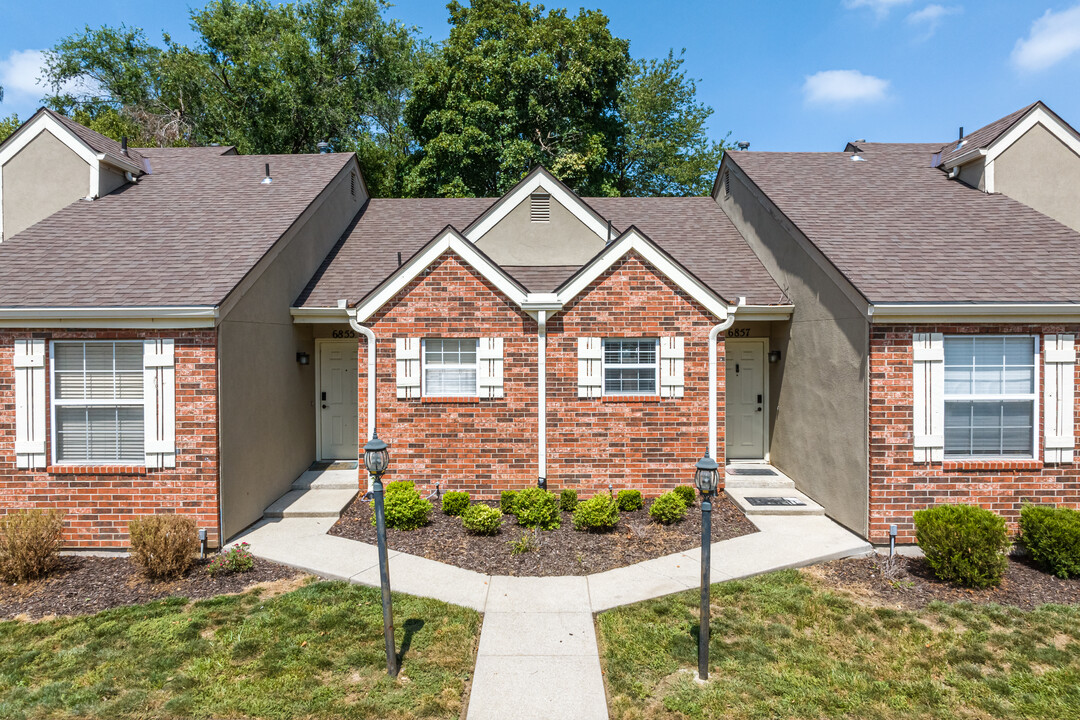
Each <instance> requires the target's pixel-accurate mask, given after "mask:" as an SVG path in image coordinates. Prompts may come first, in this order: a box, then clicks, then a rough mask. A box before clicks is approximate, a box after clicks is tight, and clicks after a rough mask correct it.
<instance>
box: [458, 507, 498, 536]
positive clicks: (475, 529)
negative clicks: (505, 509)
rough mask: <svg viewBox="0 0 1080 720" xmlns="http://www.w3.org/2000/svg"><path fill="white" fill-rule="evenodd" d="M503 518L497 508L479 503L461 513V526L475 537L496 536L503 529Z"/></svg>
mask: <svg viewBox="0 0 1080 720" xmlns="http://www.w3.org/2000/svg"><path fill="white" fill-rule="evenodd" d="M502 517H503V514H502V513H501V512H500V511H499V510H498V509H497V508H493V507H489V506H487V505H482V504H479V503H478V504H476V505H470V506H469V507H468V509H466V510H465V512H463V513H461V524H462V525H464V526H465V529H466V530H468V531H469V532H471V533H473V534H474V535H494V534H496V533H497V532H499V528H500V527H502Z"/></svg>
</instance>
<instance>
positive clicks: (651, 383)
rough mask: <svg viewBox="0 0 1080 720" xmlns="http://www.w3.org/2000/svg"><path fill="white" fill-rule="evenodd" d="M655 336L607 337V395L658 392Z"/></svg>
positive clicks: (605, 348) (605, 346)
mask: <svg viewBox="0 0 1080 720" xmlns="http://www.w3.org/2000/svg"><path fill="white" fill-rule="evenodd" d="M658 373H659V365H658V363H657V360H656V339H655V338H647V339H643V338H633V339H609V340H604V394H606V395H655V394H656V386H657V375H658Z"/></svg>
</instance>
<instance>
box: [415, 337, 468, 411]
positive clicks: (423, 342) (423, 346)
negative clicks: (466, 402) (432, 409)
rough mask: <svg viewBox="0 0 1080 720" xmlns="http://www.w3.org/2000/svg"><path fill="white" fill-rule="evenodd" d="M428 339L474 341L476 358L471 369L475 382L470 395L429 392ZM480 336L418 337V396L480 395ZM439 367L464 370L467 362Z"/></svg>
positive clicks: (451, 396) (455, 396)
mask: <svg viewBox="0 0 1080 720" xmlns="http://www.w3.org/2000/svg"><path fill="white" fill-rule="evenodd" d="M428 340H472V341H474V342H475V343H476V360H475V361H474V362H473V363H472V368H473V371H474V373H475V375H476V382H475V383H474V384H473V391H472V394H471V395H462V394H461V393H448V394H436V393H429V392H428V389H427V341H428ZM479 351H480V338H458V337H446V336H442V335H440V336H437V337H436V336H433V337H431V338H421V339H420V397H422V398H425V397H432V398H457V397H476V398H478V397H480V352H479ZM439 367H442V368H448V369H458V370H464V369H467V368H469V367H470V366H469V365H468V364H461V363H458V364H456V365H440V366H439Z"/></svg>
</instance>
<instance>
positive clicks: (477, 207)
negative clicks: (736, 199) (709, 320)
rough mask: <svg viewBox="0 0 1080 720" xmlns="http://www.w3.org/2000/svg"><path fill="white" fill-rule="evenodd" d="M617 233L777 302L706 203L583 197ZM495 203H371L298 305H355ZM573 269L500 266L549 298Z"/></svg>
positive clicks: (752, 259)
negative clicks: (635, 232) (439, 237)
mask: <svg viewBox="0 0 1080 720" xmlns="http://www.w3.org/2000/svg"><path fill="white" fill-rule="evenodd" d="M585 201H586V202H587V203H588V204H589V205H590V206H592V207H593V209H595V210H596V212H598V213H599V214H600V215H602V216H604V217H605V218H607V219H610V220H611V221H612V224H613V226H614V227H615V228H616V232H618V231H620V230H624V229H626V228H628V227H629V226H631V225H636V226H637V227H638V228H639V229H640V230H641V231H642V232H643V233H645V234H646V235H647V236H648V237H649V238H650V239H651V240H653V241H654V242H656V243H657V244H658V245H660V246H661V247H662V248H663V249H664V250H665V251H666V252H667V253H668V254H669V255H671V256H672V257H673V258H675V259H676V260H677V261H678V262H679V263H681V264H682V265H684V266H685V267H686V268H687V269H689V270H690V271H691V272H692V273H694V274H695V275H696V276H697V277H698V278H699V279H700V280H701V281H702V282H704V283H706V284H707V285H709V286H710V287H712V289H713V290H714V291H715V292H716V293H717V294H719V295H721V296H722V297H725V298H730V299H734V298H736V297H738V296H740V295H745V296H746V297H747V299H748V301H749V302H750V303H751V304H761V305H772V304H777V303H781V302H784V301H785V299H784V296H783V293H782V292H781V290H780V288H779V287H777V285H776V283H775V282H774V281H773V280H772V278H771V277H770V276H769V274H768V273H767V272H766V271H765V268H764V267H763V266H762V265H761V262H760V261H759V260H758V259H757V257H756V256H755V255H754V253H753V251H752V250H750V248H749V247H748V246H747V245H746V243H745V242H743V240H742V238H741V237H740V236H739V233H738V231H736V230H735V227H734V226H733V225H732V224H731V221H730V220H728V218H727V216H726V215H725V214H724V213H723V211H722V210H720V208H719V206H717V204H716V202H715V201H714V200H713V199H712V198H709V197H694V198H585ZM493 202H495V201H494V200H493V199H491V198H468V199H409V200H390V199H385V200H384V199H378V198H376V199H372V200H370V201H369V202H368V204H367V205H366V206H365V208H364V210H363V211H362V214H361V215H360V217H358V218H357V220H356V221H355V222H354V223H353V226H352V227H351V228H350V229H349V231H348V232H346V234H345V236H344V237H343V238H342V239H341V241H340V242H339V243H338V245H337V247H336V248H335V249H334V251H333V252H331V254H330V256H329V257H327V259H326V261H325V262H323V265H322V267H321V268H320V269H319V272H318V273H316V275H315V277H314V278H312V280H311V282H310V283H309V284H308V287H307V289H306V290H305V291H304V293H303V294H302V295H301V296H300V297H299V298H298V299H297V301H296V305H297V306H300V307H335V306H336V305H337V301H338V299H339V298H347V299H348V300H349V302H350V303H355V302H356V301H358V300H360V299H361V298H363V297H364V296H366V295H367V294H368V293H370V292H371V291H372V290H373V289H374V288H375V287H376V286H377V285H378V284H379V283H381V282H382V281H383V280H385V279H386V278H387V277H389V276H390V275H391V274H392V273H393V272H394V271H395V270H396V269H397V267H398V264H397V253H398V252H401V257H402V260H403V261H404V260H407V259H408V258H409V257H411V256H412V255H413V254H414V253H415V252H417V251H418V250H420V248H422V247H423V246H424V245H426V244H427V243H428V241H430V240H431V239H432V238H433V237H434V236H435V235H436V234H437V233H438V232H439V231H440V230H442V229H443V228H444V227H446V226H447V225H452V226H454V227H455V228H459V229H461V228H465V227H467V226H468V225H469V224H470V223H471V222H472V221H473V220H474V219H476V218H477V217H478V216H479V215H480V214H481V213H483V212H484V211H485V210H487V208H488V207H489V206H490V205H491V204H492V203H493ZM577 269H578V268H577V267H569V266H561V265H550V266H540V267H528V268H526V267H521V266H513V267H508V268H506V271H507V272H508V273H510V275H512V276H513V277H514V278H515V279H517V280H518V281H519V282H521V283H522V284H523V285H525V286H526V287H527V288H528V289H529V290H531V291H533V292H550V291H552V290H554V289H555V288H556V287H558V285H559V284H560V283H561V282H562V281H563V280H565V279H566V278H568V277H569V276H570V275H572V274H573V273H574V272H575V271H576V270H577Z"/></svg>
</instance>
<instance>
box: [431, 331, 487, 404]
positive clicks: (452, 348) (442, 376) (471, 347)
mask: <svg viewBox="0 0 1080 720" xmlns="http://www.w3.org/2000/svg"><path fill="white" fill-rule="evenodd" d="M476 346H477V338H425V339H424V351H423V359H424V367H423V373H422V378H423V381H424V386H423V388H421V394H423V395H424V396H427V397H473V396H477V395H479V390H478V386H477V368H476Z"/></svg>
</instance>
